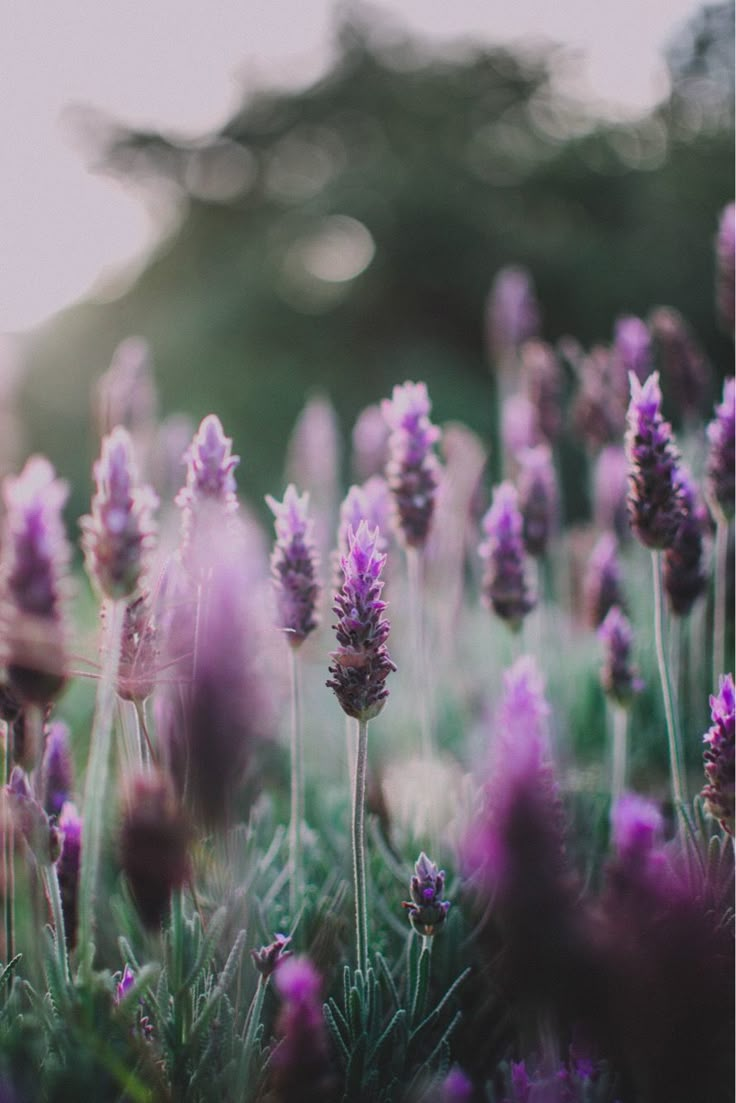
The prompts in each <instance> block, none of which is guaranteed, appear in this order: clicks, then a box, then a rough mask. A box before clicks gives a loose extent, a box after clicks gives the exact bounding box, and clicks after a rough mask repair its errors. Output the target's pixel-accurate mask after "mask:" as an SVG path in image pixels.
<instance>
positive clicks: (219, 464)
mask: <svg viewBox="0 0 736 1103" xmlns="http://www.w3.org/2000/svg"><path fill="white" fill-rule="evenodd" d="M232 445H233V442H232V438H231V437H226V436H225V433H224V430H223V428H222V423H221V421H220V419H219V417H217V415H216V414H208V415H207V417H206V418H204V419H203V421H202V422H201V424H200V426H199V429H198V430H197V432H196V433H195V434H194V438H193V440H192V443H191V444H190V446H189V448H188V450H187V452H186V455H185V459H186V465H187V476H186V482H185V484H184V486H183V487H182V489H181V490H180V491H179V493H178V494H177V496H176V504H177V505H178V506H179V508H180V509H181V511H182V546H183V549H184V551H185V552H186V548H187V546H188V545H189V543H190V542H191V541H192V540H193V539H196V537H195V530H196V529H198V528H201V527H206V525H207V524H208V521H209V519H210V518H212V519H214V521H215V522H217V520H218V518H221V517H223V516H224V517H228V516H230V515H232V514H234V513H236V512H237V509H238V499H237V496H236V487H235V475H234V474H233V472H234V471H235V468H236V467H237V466H238V464H239V463H240V456H234V455H233V454H232Z"/></svg>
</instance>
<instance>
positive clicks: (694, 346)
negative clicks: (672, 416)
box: [649, 306, 710, 418]
mask: <svg viewBox="0 0 736 1103" xmlns="http://www.w3.org/2000/svg"><path fill="white" fill-rule="evenodd" d="M649 324H650V328H651V331H652V337H653V339H654V344H655V347H656V350H657V357H658V361H659V366H660V372H661V376H662V386H663V388H664V392H665V395H668V396H671V397H672V399H673V400H674V402H675V403H676V405H677V408H678V409H679V410H680V412H681V413H682V414H683V415H684V416H685V417H689V418H693V417H698V416H699V415H700V413H701V411H702V409H703V402H704V400H705V398H706V395H707V394H708V391H709V387H710V368H709V365H708V361H707V360H706V358H705V356H704V354H703V350H702V349H701V348H700V346H699V345H698V343H697V341H696V340H695V337H694V336H693V333H692V330H691V329H690V327H689V326H688V324H687V322H686V321H685V319H684V318H683V316H682V315H681V314H680V313H679V311H677V310H674V309H673V308H672V307H669V306H660V307H658V308H657V309H656V310H655V311H654V313H653V314H652V316H651V319H650V323H649Z"/></svg>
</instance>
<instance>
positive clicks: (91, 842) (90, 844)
mask: <svg viewBox="0 0 736 1103" xmlns="http://www.w3.org/2000/svg"><path fill="white" fill-rule="evenodd" d="M107 613H108V616H107V620H106V625H107V632H106V637H107V638H106V640H105V652H104V664H103V668H102V677H101V679H100V682H99V685H98V688H97V701H96V706H95V716H94V721H93V724H92V735H91V737H90V753H89V761H88V763H87V776H86V779H85V785H84V846H83V847H82V870H81V874H80V879H79V930H78V936H77V946H78V947H79V954H80V963H79V964H80V971H81V973H82V975H83V977H84V978H85V979H87V980H88V979H89V978H90V977H91V974H92V966H93V964H94V933H95V919H94V907H95V897H96V892H97V879H98V875H99V868H100V853H101V850H102V835H103V830H104V825H105V813H106V811H107V807H108V797H107V775H108V767H109V759H110V747H111V744H112V722H113V714H114V708H115V699H116V686H117V676H118V664H119V661H120V640H121V634H122V629H123V616H124V613H125V602H124V601H108V607H107Z"/></svg>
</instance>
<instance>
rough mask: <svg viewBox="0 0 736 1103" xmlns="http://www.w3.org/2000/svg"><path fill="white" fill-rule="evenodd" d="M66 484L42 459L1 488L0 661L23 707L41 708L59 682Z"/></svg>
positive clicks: (61, 680) (61, 681)
mask: <svg viewBox="0 0 736 1103" xmlns="http://www.w3.org/2000/svg"><path fill="white" fill-rule="evenodd" d="M67 494H68V490H67V485H66V483H65V482H63V481H62V480H60V479H57V478H56V474H55V472H54V469H53V467H52V466H51V464H50V463H49V461H48V460H47V459H45V458H44V457H43V456H32V457H31V459H29V460H28V462H27V463H26V465H25V467H24V468H23V471H22V473H21V474H20V475H19V476H18V477H17V478H10V477H9V478H7V479H5V482H4V484H3V497H4V500H5V508H6V514H5V522H4V532H3V539H2V566H1V569H0V577H1V578H2V600H1V601H0V639H1V640H2V654H1V655H0V659H2V662H3V663H4V664H5V666H6V667H7V672H8V682H9V685H10V688H11V689H12V690H13V692H14V693H15V694H16V695H17V696H18V697H19V698H20V700H21V701H23V702H28V703H35V704H40V705H45V704H48V703H49V702H50V701H51V700H53V698H54V697H56V696H57V694H58V693H59V692H60V691H61V689H62V687H63V685H64V682H65V680H66V674H65V672H66V631H65V624H64V618H63V607H64V598H65V595H66V585H67V583H66V571H67V565H68V562H69V545H68V544H67V541H66V536H65V533H64V524H63V521H62V516H61V513H62V509H63V508H64V505H65V503H66V499H67Z"/></svg>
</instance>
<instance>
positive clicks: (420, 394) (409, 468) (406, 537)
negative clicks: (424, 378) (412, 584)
mask: <svg viewBox="0 0 736 1103" xmlns="http://www.w3.org/2000/svg"><path fill="white" fill-rule="evenodd" d="M431 408H432V405H431V403H430V401H429V395H428V394H427V387H426V384H424V383H404V384H403V386H400V387H399V386H397V387H394V390H393V395H392V398H391V399H390V400H389V399H384V400H383V402H382V404H381V411H382V413H383V416H384V419H385V421H386V424H387V425H388V427H389V429H390V430H391V436H390V438H389V451H390V459H389V462H388V464H387V466H386V478H387V480H388V485H389V487H390V489H391V493H392V494H393V496H394V518H395V524H396V528H397V531H398V533H399V535H400V536H401V538H402V539H403V541H404V543H405V544H406V545H407V546H408V547H410V548H421V547H423V546H424V544H425V543H426V541H427V536H428V534H429V527H430V524H431V522H432V514H433V513H434V505H435V496H436V492H437V485H438V481H439V464H438V462H437V457H436V456H435V454H434V452H433V451H432V448H433V446H434V445H435V444H436V443H437V441H438V440H439V438H440V431H439V429H438V428H437V426H435V425H433V424H432V422H431V421H430V420H429V413H430V410H431Z"/></svg>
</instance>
